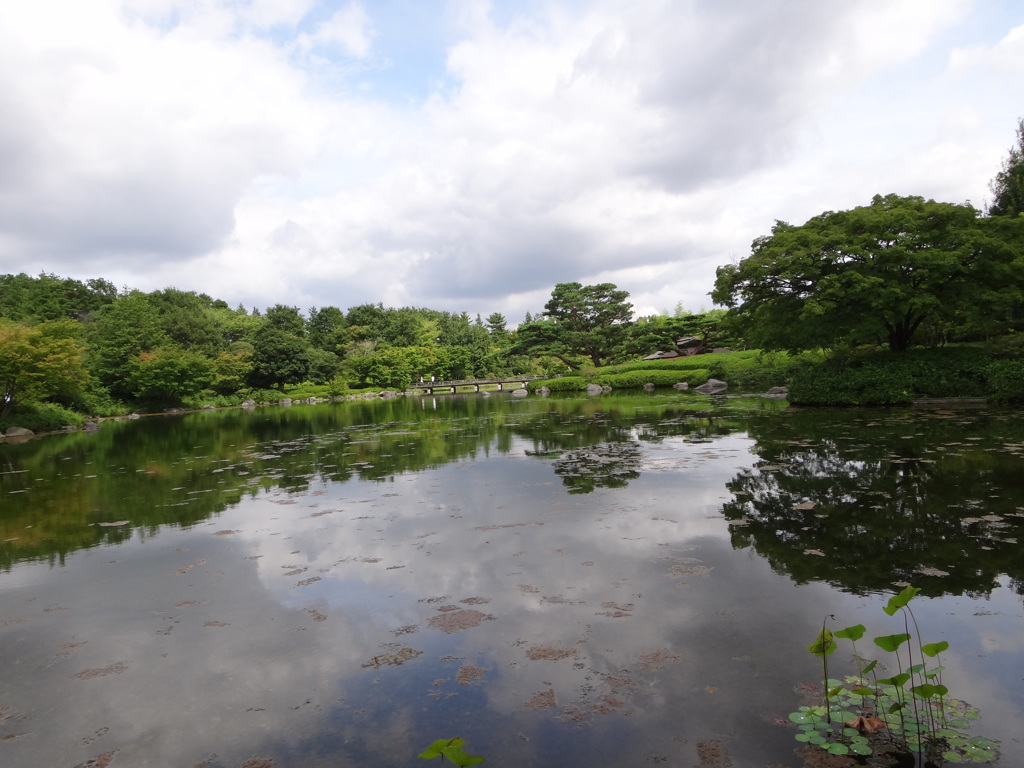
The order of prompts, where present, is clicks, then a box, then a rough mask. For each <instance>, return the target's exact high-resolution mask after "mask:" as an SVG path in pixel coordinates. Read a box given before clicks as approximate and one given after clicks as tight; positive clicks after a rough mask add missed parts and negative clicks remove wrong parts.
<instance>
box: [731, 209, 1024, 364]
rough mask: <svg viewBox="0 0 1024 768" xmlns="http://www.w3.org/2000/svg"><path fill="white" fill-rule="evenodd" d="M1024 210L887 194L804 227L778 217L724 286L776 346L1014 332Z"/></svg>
mask: <svg viewBox="0 0 1024 768" xmlns="http://www.w3.org/2000/svg"><path fill="white" fill-rule="evenodd" d="M1022 265H1024V219H1020V220H997V219H992V218H982V217H980V215H979V213H978V211H977V210H975V209H974V208H973V207H971V206H970V205H967V204H964V205H954V204H951V203H937V202H935V201H934V200H927V201H926V200H924V198H921V197H899V196H897V195H887V196H885V197H881V196H877V195H876V196H875V198H874V199H873V200H872V201H871V204H870V205H867V206H861V207H858V208H854V209H852V210H849V211H839V212H832V211H828V212H825V213H822V214H820V215H819V216H816V217H814V218H812V219H811V220H810V221H808V222H806V223H805V224H803V225H800V226H793V225H791V224H787V223H785V222H781V221H780V222H777V223H776V224H775V226H774V227H773V228H772V233H771V234H770V235H767V236H764V237H761V238H758V239H757V240H755V241H754V244H753V248H752V252H751V255H750V256H749V257H748V258H746V259H744V260H742V261H741V262H740V263H739V264H732V265H727V266H723V267H720V268H719V269H718V278H717V280H716V283H715V290H714V293H713V294H712V295H713V297H714V299H715V301H716V302H719V303H722V304H726V305H728V306H730V307H733V308H734V309H733V312H732V316H733V318H734V320H735V321H736V323H737V325H738V327H739V328H740V329H741V330H742V332H743V334H744V337H745V338H747V339H748V340H749V341H751V342H752V343H753V345H755V346H759V347H762V348H764V349H786V350H804V349H815V348H821V347H835V346H837V345H844V344H845V345H856V344H877V343H884V344H887V345H888V347H889V348H890V349H891V350H893V351H895V352H902V351H904V350H906V349H907V348H908V347H910V345H911V343H912V341H913V340H914V339H915V336H916V334H917V333H918V331H919V330H920V329H921V328H922V327H923V326H925V325H926V324H930V325H931V326H933V327H936V328H938V327H943V326H946V327H952V326H959V328H960V330H961V331H964V332H968V333H969V332H971V331H973V332H974V333H975V334H991V333H998V332H1003V331H1005V330H1006V328H1007V327H1012V325H1013V323H1014V322H1015V321H1019V320H1020V319H1021V318H1022V307H1024V296H1022V287H1024V285H1022V272H1021V266H1022Z"/></svg>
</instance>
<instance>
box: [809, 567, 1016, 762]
mask: <svg viewBox="0 0 1024 768" xmlns="http://www.w3.org/2000/svg"><path fill="white" fill-rule="evenodd" d="M920 591H921V590H920V589H918V588H916V587H910V586H908V587H907V588H906V589H904V590H903V591H902V592H900V593H899V594H898V595H894V596H892V597H891V598H889V602H888V603H887V604H886V605H885V606H884V607H883V609H882V610H884V611H885V612H886V614H888V615H889V616H894V615H896V613H897V612H899V613H900V615H901V616H902V618H903V628H904V631H903V632H901V633H898V634H892V635H882V636H880V637H876V638H874V644H875V645H876V646H877V647H878V648H879V649H881V650H882V651H885V652H886V653H888V654H890V655H889V656H887V657H885V658H886V659H887V660H889V661H890V662H891V663H892V664H893V665H894V666H895V669H896V674H894V675H890V676H889V677H884V678H879V677H878V675H877V672H878V670H879V668H880V667H879V661H878V660H877V659H875V660H870V661H869V660H866V659H864V658H863V657H862V656H861V655H860V654H859V653H858V652H857V641H858V640H860V639H861V638H862V637H863V636H864V634H865V632H866V631H867V630H866V629H865V627H864V625H863V624H856V625H854V626H851V627H846V628H845V629H841V630H838V631H836V632H833V631H832V630H830V629H829V628H828V626H827V622H828V621H829V620H830V619H831V620H834V619H835V617H834V616H826V617H825V620H824V621H823V622H822V626H821V631H820V632H819V633H818V636H817V637H816V638H815V640H814V642H813V643H811V644H810V645H809V646H808V647H807V650H808V651H810V652H811V653H812V654H814V655H815V656H818V657H820V658H821V662H822V680H823V687H824V692H825V697H824V704H823V705H818V706H802V707H800V708H799V709H798V710H797V711H796V712H793V713H791V714H790V716H789V719H790V720H791V721H792V722H794V723H796V724H797V725H798V726H799V728H800V732H799V733H797V735H796V740H797V741H800V742H804V743H807V744H813V745H816V746H819V747H821V748H822V749H824V750H826V751H828V752H829V753H831V754H833V755H861V756H867V755H871V754H873V753H874V752H876V750H877V748H878V747H881V746H885V745H891V748H895V749H896V750H897V751H900V752H904V753H909V754H913V755H916V758H917V764H918V765H941V764H943V763H947V762H948V763H963V762H991V761H993V760H995V759H997V758H998V756H999V751H998V750H999V743H998V742H996V741H992V740H990V739H986V738H984V737H981V736H974V737H971V736H970V735H969V734H968V733H967V732H966V731H967V729H968V728H969V727H970V725H971V723H972V721H974V720H977V719H978V718H979V717H980V713H979V712H978V710H977V708H976V707H973V706H971V705H970V704H968V703H966V702H964V701H961V700H959V699H953V698H951V697H950V696H949V689H948V688H947V687H946V686H945V685H944V684H943V682H942V671H943V667H942V666H941V659H940V657H939V654H941V653H942V652H943V651H945V650H947V649H948V648H949V643H948V642H946V641H945V640H943V641H942V642H938V643H922V642H921V639H920V634H921V632H920V629H919V628H918V626H917V619H916V618H915V617H914V614H913V612H912V611H911V610H910V607H909V605H908V604H909V603H910V601H911V600H912V599H913V598H914V596H915V595H917V593H918V592H920ZM911 623H912V624H913V625H914V631H915V632H916V633H917V640H916V643H915V642H913V641H914V636H912V635H911V633H910V625H911ZM837 638H839V639H844V640H849V641H850V643H851V645H852V646H853V657H854V659H856V661H857V665H858V668H859V669H858V673H857V674H855V675H849V676H846V677H844V678H843V679H842V680H838V679H834V678H832V677H830V676H829V667H828V657H829V656H831V655H832V654H833V653H835V651H836V649H837V648H838V643H837V642H836V639H837ZM915 647H916V655H915ZM929 659H934V660H935V661H934V662H930V661H929Z"/></svg>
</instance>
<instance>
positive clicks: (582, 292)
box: [514, 283, 633, 368]
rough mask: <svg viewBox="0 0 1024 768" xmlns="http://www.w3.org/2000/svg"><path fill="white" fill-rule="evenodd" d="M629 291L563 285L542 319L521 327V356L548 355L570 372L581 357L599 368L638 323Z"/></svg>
mask: <svg viewBox="0 0 1024 768" xmlns="http://www.w3.org/2000/svg"><path fill="white" fill-rule="evenodd" d="M628 298H629V293H628V292H627V291H620V290H619V289H618V288H617V287H616V286H615V285H613V284H612V283H601V284H600V285H582V284H580V283H558V284H557V285H556V286H555V288H554V290H553V291H552V292H551V298H550V299H549V300H548V303H547V304H545V305H544V316H543V318H542V319H541V320H540V321H534V322H532V323H525V324H523V325H521V326H519V332H518V335H517V339H516V347H515V349H514V351H516V352H528V353H530V354H548V355H552V356H554V357H557V358H558V359H559V360H561V361H562V362H564V363H565V364H566V365H567V366H569V367H570V368H576V367H578V360H577V359H576V358H578V357H584V358H587V359H589V360H590V362H591V363H593V364H594V365H595V366H601V365H604V364H605V363H607V362H609V361H610V360H611V359H612V358H613V357H614V355H615V353H616V351H617V349H618V348H619V346H620V345H621V344H622V342H623V341H625V339H626V336H627V332H628V330H629V327H630V325H631V323H632V320H633V305H632V304H630V303H629V302H628V301H627V299H628Z"/></svg>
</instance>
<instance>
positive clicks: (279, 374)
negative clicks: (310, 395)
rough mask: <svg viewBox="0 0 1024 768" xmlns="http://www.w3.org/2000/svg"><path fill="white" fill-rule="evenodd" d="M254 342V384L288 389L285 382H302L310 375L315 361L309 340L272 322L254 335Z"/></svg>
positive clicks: (250, 378)
mask: <svg viewBox="0 0 1024 768" xmlns="http://www.w3.org/2000/svg"><path fill="white" fill-rule="evenodd" d="M268 312H269V310H268ZM252 345H253V353H252V369H251V370H250V372H249V382H250V383H251V384H252V386H254V387H261V388H265V387H276V388H278V389H284V385H285V384H298V383H299V382H302V381H305V380H306V378H307V377H308V376H309V371H310V365H311V362H312V361H311V360H310V354H309V350H310V346H309V341H308V340H307V339H304V338H300V337H299V336H296V335H295V334H292V333H288V332H286V331H283V330H281V329H280V328H276V327H274V326H273V325H271V324H270V323H269V322H268V323H266V324H265V325H264V326H263V327H262V328H260V329H259V330H258V331H256V333H255V334H254V335H253V341H252Z"/></svg>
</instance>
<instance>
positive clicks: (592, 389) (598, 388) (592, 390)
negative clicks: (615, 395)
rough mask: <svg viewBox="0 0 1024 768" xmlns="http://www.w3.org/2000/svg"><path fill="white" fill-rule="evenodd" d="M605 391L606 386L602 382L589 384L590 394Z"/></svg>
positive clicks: (588, 392) (588, 391) (588, 390)
mask: <svg viewBox="0 0 1024 768" xmlns="http://www.w3.org/2000/svg"><path fill="white" fill-rule="evenodd" d="M602 392H604V388H603V387H602V386H601V385H600V384H587V394H588V395H600V394H601V393H602Z"/></svg>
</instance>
